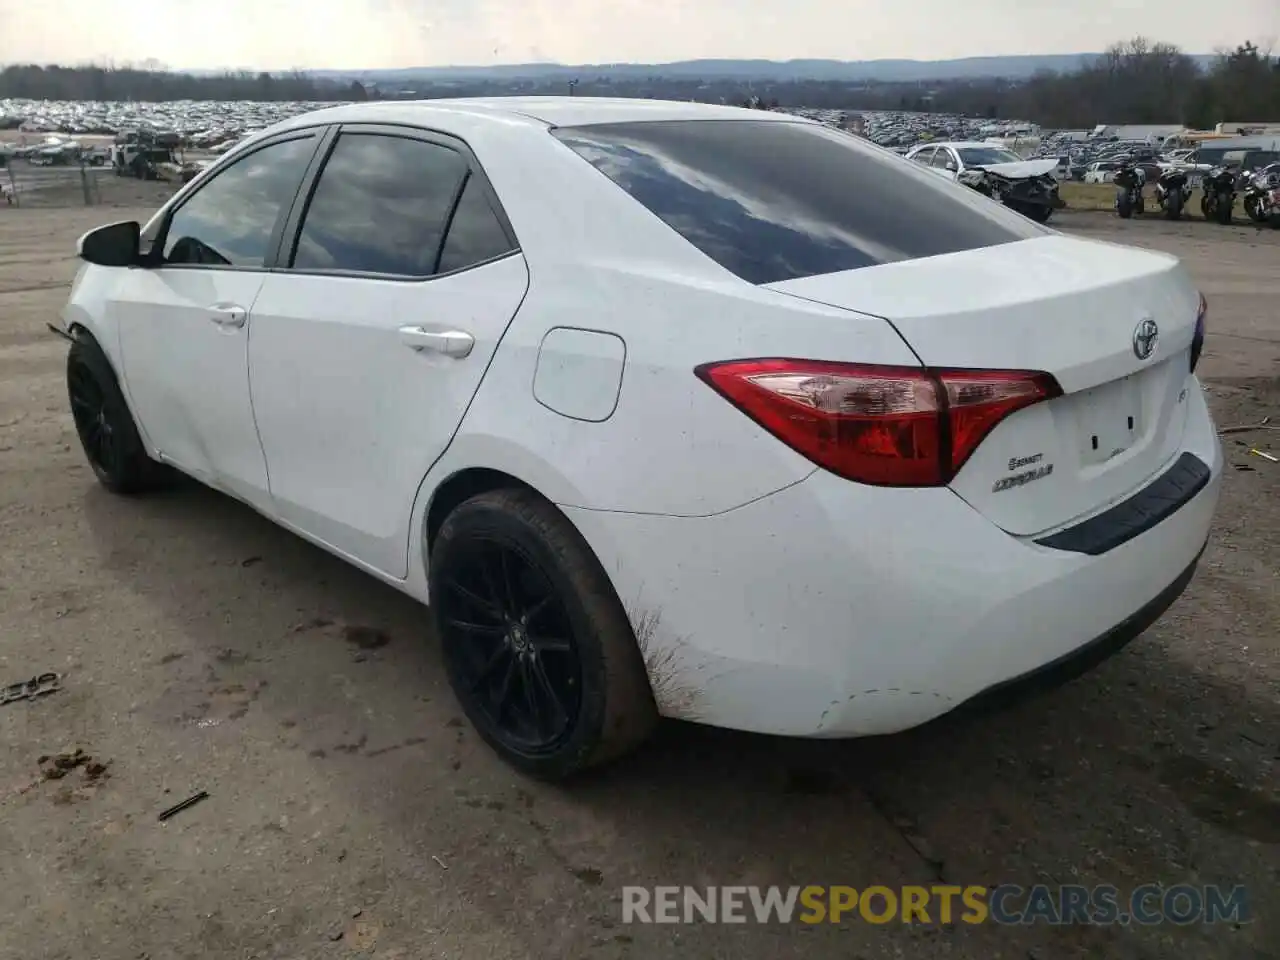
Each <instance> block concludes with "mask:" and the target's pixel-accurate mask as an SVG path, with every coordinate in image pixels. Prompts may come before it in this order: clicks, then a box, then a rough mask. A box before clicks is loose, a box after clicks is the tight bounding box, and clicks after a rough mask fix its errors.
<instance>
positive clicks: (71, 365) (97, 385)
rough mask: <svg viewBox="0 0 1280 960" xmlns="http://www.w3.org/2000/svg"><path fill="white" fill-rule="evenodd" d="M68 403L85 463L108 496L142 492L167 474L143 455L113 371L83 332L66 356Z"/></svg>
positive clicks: (133, 424)
mask: <svg viewBox="0 0 1280 960" xmlns="http://www.w3.org/2000/svg"><path fill="white" fill-rule="evenodd" d="M67 399H68V400H69V401H70V403H71V417H72V419H73V420H74V421H75V425H76V433H77V434H78V435H79V437H80V446H81V448H82V449H83V450H84V455H85V459H87V460H88V461H89V466H90V467H91V468H93V473H94V476H96V477H97V478H98V482H99V483H101V484H102V485H103V486H104V487H106V488H107V489H108V490H110V491H111V492H112V493H119V494H126V495H128V494H136V493H142V492H144V491H146V490H150V489H153V488H154V487H157V486H160V485H162V484H163V483H164V482H165V481H166V480H167V479H168V478H169V477H170V476H171V472H170V471H169V470H168V469H167V468H166V467H164V466H163V465H161V464H159V463H156V462H155V461H154V460H152V459H151V458H150V457H148V456H147V451H146V447H145V446H144V445H143V443H142V438H141V437H140V436H139V435H138V428H137V425H136V424H135V423H134V422H133V415H132V414H131V413H130V412H129V405H128V404H127V403H126V402H125V399H124V394H123V393H121V391H120V384H119V382H118V381H117V380H116V375H115V371H114V370H112V369H111V363H110V361H108V360H107V357H106V354H104V353H103V352H102V347H100V346H99V345H98V342H97V341H96V340H94V339H93V337H92V336H90V335H89V334H87V333H83V332H81V333H79V334H77V336H76V340H75V342H74V343H73V344H72V345H71V350H70V352H68V354H67Z"/></svg>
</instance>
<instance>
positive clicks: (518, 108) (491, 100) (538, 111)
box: [273, 97, 813, 130]
mask: <svg viewBox="0 0 1280 960" xmlns="http://www.w3.org/2000/svg"><path fill="white" fill-rule="evenodd" d="M450 117H452V118H455V119H464V118H465V119H466V120H467V121H469V122H472V123H473V122H476V121H484V120H492V121H493V122H494V123H499V124H510V123H512V122H517V123H519V122H524V123H528V124H531V125H538V126H544V127H545V126H552V127H568V126H586V125H588V124H597V123H625V122H636V121H646V120H773V121H778V122H791V123H812V122H813V121H811V120H806V119H805V118H803V117H797V116H793V115H792V114H787V113H774V112H772V111H762V110H749V109H747V108H745V107H727V106H721V105H717V104H708V103H685V102H682V101H675V100H640V99H625V98H615V97H470V98H459V99H439V100H381V101H376V102H373V103H351V104H343V105H342V106H337V107H329V108H327V109H322V110H317V111H314V112H311V113H304V114H301V115H299V116H298V117H295V118H293V119H292V120H291V121H286V123H285V124H279V125H277V126H276V127H275V128H273V129H276V130H279V129H284V128H286V127H287V126H309V125H313V124H317V123H403V124H410V125H419V124H430V123H431V122H432V121H438V120H442V119H446V118H450Z"/></svg>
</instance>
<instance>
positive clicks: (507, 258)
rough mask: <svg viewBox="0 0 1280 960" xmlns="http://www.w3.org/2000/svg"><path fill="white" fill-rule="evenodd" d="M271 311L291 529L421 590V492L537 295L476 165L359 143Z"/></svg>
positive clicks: (347, 134) (328, 183)
mask: <svg viewBox="0 0 1280 960" xmlns="http://www.w3.org/2000/svg"><path fill="white" fill-rule="evenodd" d="M297 208H298V209H297V210H296V211H295V214H294V216H293V217H292V218H291V220H292V221H293V222H291V223H290V225H289V226H288V227H287V228H286V232H285V236H286V245H285V247H284V248H283V249H282V252H281V261H282V264H283V265H285V269H283V270H281V271H280V272H276V273H272V274H271V275H270V276H268V277H267V278H266V280H265V282H264V283H263V287H262V290H261V292H260V293H259V295H258V300H257V303H256V304H255V306H254V328H253V339H252V341H251V344H250V348H249V369H250V377H251V380H252V384H253V403H254V411H255V413H256V415H257V423H258V430H259V433H260V435H261V437H262V445H263V449H264V451H265V453H266V460H267V467H268V471H269V474H270V482H271V494H272V497H273V498H274V501H275V505H276V509H277V511H278V512H279V515H280V517H281V519H282V520H284V521H286V522H288V523H291V524H293V525H295V526H296V527H298V528H300V529H302V530H304V531H305V532H307V533H309V534H310V535H312V536H314V537H316V538H318V539H320V540H322V541H324V542H325V543H327V544H329V545H331V546H332V547H335V548H336V549H338V550H340V551H342V552H344V553H346V554H348V555H349V556H351V557H354V558H355V559H357V560H359V561H361V562H363V563H366V564H368V565H369V566H371V567H374V568H375V569H377V570H380V571H382V572H383V573H386V574H389V575H391V576H395V577H404V576H405V575H406V574H407V556H408V554H407V550H408V544H409V540H410V537H409V520H410V513H411V510H412V505H413V501H414V497H415V494H416V493H417V489H418V486H419V484H420V483H421V481H422V479H423V477H424V476H425V475H426V473H427V471H428V470H429V468H430V467H431V465H432V463H434V462H435V460H436V459H437V458H438V457H439V456H440V455H441V454H442V453H443V452H444V450H445V448H446V447H447V446H448V444H449V442H450V440H451V439H452V437H453V434H454V432H455V430H456V429H457V426H458V424H459V423H460V421H461V419H462V415H463V413H464V412H465V411H466V408H467V405H468V404H469V403H470V402H471V398H472V396H474V394H475V392H476V389H477V388H478V387H479V385H480V380H481V378H482V377H483V375H484V372H485V369H486V368H487V366H488V364H489V360H490V358H491V357H492V356H493V352H494V350H495V349H496V348H497V346H498V342H499V341H500V340H501V339H502V336H503V334H504V333H505V332H506V329H507V326H508V324H509V323H510V321H511V318H512V317H513V316H514V315H515V312H516V310H517V308H518V307H519V305H520V302H521V300H522V299H523V298H524V294H525V290H526V289H527V287H528V283H529V274H528V270H527V268H526V266H525V262H524V258H523V257H522V256H521V255H520V253H519V250H518V247H517V244H516V240H515V237H514V235H513V234H512V232H511V229H510V226H509V224H508V223H507V221H506V218H505V216H504V215H503V214H502V210H501V206H500V204H499V202H498V198H497V197H496V195H495V194H494V193H493V191H492V188H491V187H490V185H489V183H488V181H487V179H486V178H485V176H484V173H483V170H482V169H481V168H480V165H479V163H478V162H477V161H476V159H475V157H474V156H473V155H472V154H471V152H470V151H469V150H468V149H467V148H466V146H465V145H463V144H462V143H460V142H458V141H456V140H453V139H451V138H449V137H446V136H443V135H435V134H428V133H426V132H414V131H410V130H408V129H406V128H401V127H390V128H389V127H379V126H369V125H348V126H345V127H343V128H342V129H341V131H340V132H339V134H338V136H337V138H336V140H334V142H333V144H332V146H331V149H330V153H329V155H328V158H327V159H326V160H325V162H324V166H323V167H322V168H321V170H320V172H319V175H318V179H316V180H315V181H314V183H313V184H312V185H311V187H310V196H309V199H308V200H307V202H306V203H305V204H302V203H299V204H298V205H297Z"/></svg>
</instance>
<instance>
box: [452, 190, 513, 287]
mask: <svg viewBox="0 0 1280 960" xmlns="http://www.w3.org/2000/svg"><path fill="white" fill-rule="evenodd" d="M514 249H515V246H514V244H512V243H511V241H510V240H508V239H507V232H506V231H505V230H503V229H502V222H501V221H500V220H498V215H497V214H496V213H494V212H493V207H492V206H490V205H489V198H488V197H486V196H485V191H484V184H483V183H481V182H480V180H479V179H477V178H476V177H475V176H474V175H472V176H469V177H467V182H466V185H465V186H464V187H463V188H462V196H461V197H459V198H458V207H457V209H456V210H454V212H453V219H452V220H450V221H449V234H448V236H446V237H445V240H444V249H443V250H441V251H440V269H439V272H440V273H449V272H450V271H452V270H461V269H463V268H464V267H470V266H474V265H475V264H477V263H484V262H485V261H486V260H493V259H494V258H495V257H500V256H502V255H503V254H507V253H510V252H511V251H512V250H514Z"/></svg>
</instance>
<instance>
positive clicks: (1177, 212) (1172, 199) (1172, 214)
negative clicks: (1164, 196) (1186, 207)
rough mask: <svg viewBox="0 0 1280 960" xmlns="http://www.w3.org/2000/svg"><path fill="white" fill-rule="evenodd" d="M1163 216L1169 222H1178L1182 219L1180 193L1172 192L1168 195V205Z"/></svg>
mask: <svg viewBox="0 0 1280 960" xmlns="http://www.w3.org/2000/svg"><path fill="white" fill-rule="evenodd" d="M1164 213H1165V216H1166V217H1168V218H1169V219H1170V220H1180V219H1181V218H1182V191H1180V190H1178V191H1174V192H1173V193H1171V194H1169V200H1168V204H1167V205H1166V206H1165V208H1164Z"/></svg>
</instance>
